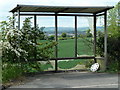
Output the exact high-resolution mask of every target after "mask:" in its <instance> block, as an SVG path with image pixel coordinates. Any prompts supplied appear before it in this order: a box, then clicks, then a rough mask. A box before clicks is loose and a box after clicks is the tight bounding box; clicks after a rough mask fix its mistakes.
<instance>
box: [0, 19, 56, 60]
mask: <svg viewBox="0 0 120 90" xmlns="http://www.w3.org/2000/svg"><path fill="white" fill-rule="evenodd" d="M30 19H31V18H26V19H25V21H24V22H23V27H22V29H20V30H18V28H13V21H14V19H13V18H11V17H9V21H3V22H1V26H0V27H1V29H2V31H3V45H2V46H3V56H2V58H3V61H5V62H20V61H21V60H22V61H26V62H28V61H29V60H30V59H32V58H34V53H35V51H36V54H37V58H39V59H43V60H48V59H49V58H50V56H51V54H52V48H53V47H54V46H55V45H56V42H45V43H43V42H39V43H36V42H35V39H36V40H39V39H40V38H41V32H40V30H39V29H37V28H33V27H32V26H31V21H30ZM35 48H36V49H35Z"/></svg>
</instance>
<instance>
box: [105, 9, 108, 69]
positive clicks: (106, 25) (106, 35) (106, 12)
mask: <svg viewBox="0 0 120 90" xmlns="http://www.w3.org/2000/svg"><path fill="white" fill-rule="evenodd" d="M107 37H108V35H107V11H105V15H104V58H105V59H104V60H105V62H104V63H105V67H104V70H106V67H107Z"/></svg>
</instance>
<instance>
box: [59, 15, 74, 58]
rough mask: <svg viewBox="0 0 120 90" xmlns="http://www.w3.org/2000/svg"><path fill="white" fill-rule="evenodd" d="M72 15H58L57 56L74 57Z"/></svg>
mask: <svg viewBox="0 0 120 90" xmlns="http://www.w3.org/2000/svg"><path fill="white" fill-rule="evenodd" d="M74 36H75V35H74V17H68V16H67V17H66V16H64V17H63V16H59V17H58V57H74V56H75V55H74V47H75V45H74V44H75V40H74Z"/></svg>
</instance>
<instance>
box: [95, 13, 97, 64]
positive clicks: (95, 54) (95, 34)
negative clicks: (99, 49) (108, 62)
mask: <svg viewBox="0 0 120 90" xmlns="http://www.w3.org/2000/svg"><path fill="white" fill-rule="evenodd" d="M94 57H96V14H94ZM94 62H95V63H96V62H97V60H96V58H94Z"/></svg>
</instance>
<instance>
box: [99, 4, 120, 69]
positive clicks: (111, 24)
mask: <svg viewBox="0 0 120 90" xmlns="http://www.w3.org/2000/svg"><path fill="white" fill-rule="evenodd" d="M119 8H120V3H118V4H117V5H116V6H115V7H114V8H113V9H111V10H109V11H108V22H107V23H108V41H107V42H108V45H107V53H108V62H107V69H108V70H112V71H118V69H119V64H120V62H119V60H120V56H119V55H120V47H119V46H120V29H119V21H120V19H119V17H118V10H119ZM103 43H104V34H102V35H100V36H99V37H98V40H97V49H98V50H97V52H98V54H99V55H100V56H104V44H103Z"/></svg>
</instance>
